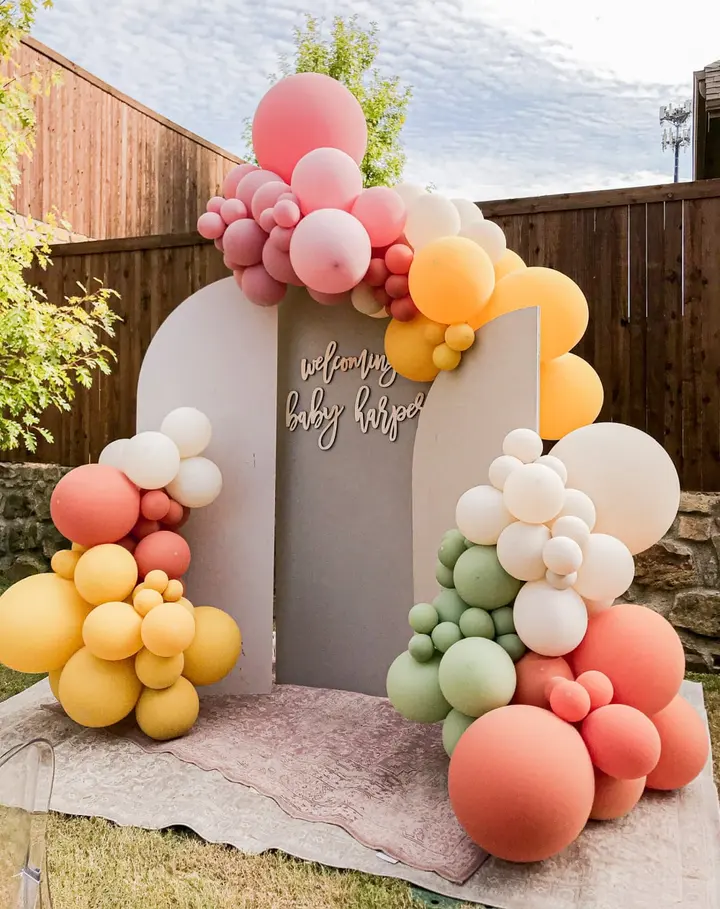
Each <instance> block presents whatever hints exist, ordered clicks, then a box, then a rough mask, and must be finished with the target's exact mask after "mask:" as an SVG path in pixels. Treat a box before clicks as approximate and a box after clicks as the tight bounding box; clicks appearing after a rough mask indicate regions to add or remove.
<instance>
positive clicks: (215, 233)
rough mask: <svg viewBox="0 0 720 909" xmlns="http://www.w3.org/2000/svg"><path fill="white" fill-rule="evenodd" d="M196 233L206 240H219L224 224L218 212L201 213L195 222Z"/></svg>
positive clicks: (223, 231) (223, 230)
mask: <svg viewBox="0 0 720 909" xmlns="http://www.w3.org/2000/svg"><path fill="white" fill-rule="evenodd" d="M197 232H198V233H199V234H200V236H201V237H204V238H205V239H206V240H219V239H220V237H222V235H223V234H224V233H225V222H224V221H223V219H222V216H221V215H220V214H219V213H218V212H214V211H206V212H203V214H201V215H200V217H199V218H198V221H197Z"/></svg>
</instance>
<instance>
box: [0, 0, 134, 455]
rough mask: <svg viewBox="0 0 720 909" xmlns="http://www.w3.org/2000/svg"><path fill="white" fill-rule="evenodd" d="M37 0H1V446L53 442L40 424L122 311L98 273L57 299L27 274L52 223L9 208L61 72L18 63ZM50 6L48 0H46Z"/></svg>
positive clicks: (87, 383) (89, 377)
mask: <svg viewBox="0 0 720 909" xmlns="http://www.w3.org/2000/svg"><path fill="white" fill-rule="evenodd" d="M40 2H41V0H10V2H0V69H1V70H2V74H3V75H2V76H1V77H0V450H5V451H7V450H9V449H13V448H18V447H19V446H20V445H24V446H25V447H26V448H27V449H28V450H29V451H35V450H36V448H37V441H38V436H39V437H41V438H43V439H46V440H47V441H48V442H52V441H53V438H52V435H51V433H50V432H48V430H47V429H45V428H43V427H42V426H41V425H40V421H41V418H42V415H43V413H44V412H45V411H46V410H47V409H48V408H50V407H56V408H58V409H59V410H61V411H69V410H70V409H71V402H72V400H73V398H74V396H75V388H76V386H77V385H80V386H82V387H84V388H90V387H91V385H92V381H93V374H94V373H96V372H97V371H99V372H102V373H109V372H110V361H111V360H112V359H113V358H114V354H113V352H112V351H111V350H110V349H109V348H108V347H106V346H104V345H103V344H102V343H101V336H102V335H106V336H108V337H112V336H113V333H114V329H113V326H114V324H115V322H117V321H118V319H119V317H118V315H117V314H116V313H115V312H113V310H112V308H111V305H110V303H111V300H112V297H114V296H115V297H116V296H117V294H116V293H115V292H114V291H113V290H110V289H109V288H106V287H103V286H102V284H101V282H97V284H98V286H97V287H96V288H93V290H92V291H91V290H88V289H87V288H85V287H83V286H82V285H80V284H78V288H79V292H78V293H77V294H76V295H74V296H72V297H69V298H67V299H65V300H63V301H61V302H54V301H51V300H48V299H47V297H46V296H45V294H44V293H43V291H42V290H40V289H39V288H37V287H33V286H32V285H30V284H29V283H28V282H27V272H28V269H30V268H31V267H33V266H35V265H39V266H40V267H41V268H42V269H46V268H47V267H48V265H50V264H51V260H50V242H51V240H52V235H53V228H54V227H56V226H57V225H60V226H62V227H64V228H65V229H69V228H70V225H69V224H67V223H66V222H64V221H58V219H57V217H55V216H52V215H48V217H47V218H46V220H45V223H38V222H33V221H24V220H23V219H22V218H18V217H17V216H16V213H15V211H14V209H13V204H14V196H15V187H16V186H17V184H18V183H19V181H20V162H21V160H22V158H23V157H30V156H31V155H32V152H33V148H34V146H35V132H36V122H35V110H34V105H35V99H36V98H37V97H38V96H39V95H40V94H41V93H45V94H48V93H49V92H50V91H51V90H52V87H53V86H54V85H56V84H57V83H58V81H59V76H58V74H57V73H55V72H52V71H49V72H47V71H36V70H33V71H29V72H21V71H20V68H19V66H18V64H17V63H16V62H15V61H14V60H13V54H14V53H15V51H16V49H17V47H18V45H19V43H20V40H21V39H22V38H23V37H24V36H25V35H27V34H28V33H29V32H30V29H31V27H32V24H33V22H34V19H35V12H36V10H37V8H38V6H39V5H40ZM42 6H43V7H45V8H48V7H50V6H52V0H42Z"/></svg>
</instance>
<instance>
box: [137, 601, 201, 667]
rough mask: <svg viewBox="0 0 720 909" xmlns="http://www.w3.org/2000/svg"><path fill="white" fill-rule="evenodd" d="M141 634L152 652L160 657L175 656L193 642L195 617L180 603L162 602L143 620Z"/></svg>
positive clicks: (144, 642)
mask: <svg viewBox="0 0 720 909" xmlns="http://www.w3.org/2000/svg"><path fill="white" fill-rule="evenodd" d="M140 634H141V636H142V643H143V644H144V645H145V647H146V649H147V650H149V651H150V653H154V654H155V656H159V657H166V658H167V657H174V656H177V655H178V654H179V653H182V652H183V651H184V650H186V649H187V648H188V647H189V646H190V644H191V643H192V640H193V638H194V637H195V619H194V617H193V615H192V614H191V613H190V612H188V610H187V609H184V608H183V607H182V606H181V604H180V603H161V604H160V605H159V606H156V607H155V608H154V609H151V610H150V612H149V613H148V614H147V615H146V616H145V618H144V619H143V620H142V626H141V629H140ZM138 649H139V648H138Z"/></svg>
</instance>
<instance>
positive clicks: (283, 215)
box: [271, 199, 300, 249]
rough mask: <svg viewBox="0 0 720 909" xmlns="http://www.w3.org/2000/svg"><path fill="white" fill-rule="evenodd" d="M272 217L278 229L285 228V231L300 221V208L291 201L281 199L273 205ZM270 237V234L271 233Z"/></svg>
mask: <svg viewBox="0 0 720 909" xmlns="http://www.w3.org/2000/svg"><path fill="white" fill-rule="evenodd" d="M273 217H274V218H275V223H276V224H277V226H278V227H280V228H283V227H284V228H285V229H286V230H288V229H290V228H291V227H295V225H296V224H297V223H298V221H299V220H300V207H299V206H298V204H297V202H293V201H292V199H281V200H279V201H278V202H276V203H275V207H274V208H273ZM271 237H272V233H271ZM288 249H290V243H289V240H288Z"/></svg>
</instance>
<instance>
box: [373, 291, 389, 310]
mask: <svg viewBox="0 0 720 909" xmlns="http://www.w3.org/2000/svg"><path fill="white" fill-rule="evenodd" d="M372 294H373V297H375V299H376V300H377V302H378V303H379V304H380V305H381V306H385V307H388V306H390V304H391V303H392V297H391V296H390V294H389V293H388V292H387V291H386V290H385V288H384V287H373V292H372Z"/></svg>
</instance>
